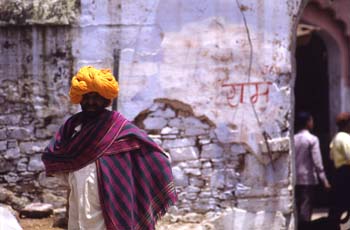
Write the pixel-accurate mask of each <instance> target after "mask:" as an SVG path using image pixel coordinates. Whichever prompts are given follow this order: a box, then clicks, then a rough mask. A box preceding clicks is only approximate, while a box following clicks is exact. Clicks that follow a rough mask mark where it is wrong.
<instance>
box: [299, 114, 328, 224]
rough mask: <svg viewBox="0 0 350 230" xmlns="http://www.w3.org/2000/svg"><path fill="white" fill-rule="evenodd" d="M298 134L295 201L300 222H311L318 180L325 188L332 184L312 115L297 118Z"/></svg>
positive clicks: (301, 115)
mask: <svg viewBox="0 0 350 230" xmlns="http://www.w3.org/2000/svg"><path fill="white" fill-rule="evenodd" d="M296 125H297V128H298V132H297V133H296V134H295V135H294V145H295V157H296V158H295V159H296V160H295V167H296V186H295V200H296V206H297V213H298V222H299V223H302V222H307V221H310V220H311V215H312V208H313V207H312V206H313V204H312V203H313V200H312V198H313V196H314V190H315V186H316V185H317V184H318V178H320V179H321V181H322V183H323V185H324V187H325V188H327V189H329V188H330V184H329V182H328V180H327V177H326V174H325V172H324V168H323V163H322V156H321V151H320V145H319V140H318V138H317V137H316V136H315V135H313V134H311V133H310V131H311V130H312V129H313V126H314V122H313V118H312V116H311V114H310V113H307V112H300V113H298V114H297V116H296Z"/></svg>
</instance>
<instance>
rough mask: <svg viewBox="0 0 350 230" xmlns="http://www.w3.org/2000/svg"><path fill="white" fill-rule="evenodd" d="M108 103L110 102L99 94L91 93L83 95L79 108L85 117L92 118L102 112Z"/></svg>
mask: <svg viewBox="0 0 350 230" xmlns="http://www.w3.org/2000/svg"><path fill="white" fill-rule="evenodd" d="M110 102H111V101H110V100H108V99H106V98H104V97H102V96H101V95H100V94H98V93H96V92H91V93H87V94H84V95H83V98H82V100H81V102H80V106H81V109H82V110H83V112H84V113H85V114H86V115H88V116H94V115H97V114H99V113H100V112H101V111H103V110H104V108H106V107H107V106H108V105H109V104H110Z"/></svg>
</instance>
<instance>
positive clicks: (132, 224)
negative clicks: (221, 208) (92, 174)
mask: <svg viewBox="0 0 350 230" xmlns="http://www.w3.org/2000/svg"><path fill="white" fill-rule="evenodd" d="M81 123H82V114H81V113H78V114H76V115H74V116H72V117H71V118H70V119H68V120H67V121H66V122H65V124H64V125H63V126H62V127H61V128H60V129H59V131H58V132H57V134H56V135H55V137H54V138H53V140H51V142H50V144H49V146H48V147H47V148H46V150H45V152H44V154H43V156H42V160H43V162H44V164H45V168H46V173H47V174H54V173H59V172H72V171H75V170H78V169H80V168H83V167H85V166H86V165H88V164H89V163H91V162H94V161H95V162H96V167H97V176H98V184H99V193H100V196H99V197H100V202H101V207H102V211H103V215H104V220H105V224H106V227H107V229H108V230H129V229H130V230H151V229H154V225H155V222H156V221H157V220H158V219H159V218H160V217H161V216H162V215H163V214H165V212H166V210H167V209H168V207H169V206H171V205H173V204H174V203H175V202H176V199H177V197H176V194H175V190H174V183H173V176H172V172H171V166H170V163H169V160H168V158H167V157H166V155H165V154H164V153H163V150H162V149H161V148H160V147H159V146H158V145H157V144H156V143H155V142H154V141H152V140H151V139H150V138H149V137H148V136H147V134H146V133H145V132H144V131H142V130H140V129H138V128H137V127H136V126H134V125H133V124H132V123H130V122H129V121H127V120H126V119H125V118H124V117H123V116H122V115H121V114H120V113H118V112H111V111H107V110H106V111H105V112H104V113H102V114H101V115H100V116H99V117H98V118H97V119H96V120H95V121H92V122H90V123H87V124H86V125H84V128H83V129H82V130H81V131H80V132H79V133H78V134H76V131H75V129H76V127H78V126H79V125H80V124H81Z"/></svg>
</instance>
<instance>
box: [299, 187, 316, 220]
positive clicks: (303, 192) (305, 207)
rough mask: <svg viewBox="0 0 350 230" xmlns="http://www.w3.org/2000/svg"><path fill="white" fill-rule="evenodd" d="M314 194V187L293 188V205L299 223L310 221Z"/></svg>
mask: <svg viewBox="0 0 350 230" xmlns="http://www.w3.org/2000/svg"><path fill="white" fill-rule="evenodd" d="M314 193H315V186H314V185H296V186H295V203H296V208H297V217H298V222H299V223H300V222H305V221H310V220H311V215H312V208H313V202H314V199H313V197H314V195H315V194H314Z"/></svg>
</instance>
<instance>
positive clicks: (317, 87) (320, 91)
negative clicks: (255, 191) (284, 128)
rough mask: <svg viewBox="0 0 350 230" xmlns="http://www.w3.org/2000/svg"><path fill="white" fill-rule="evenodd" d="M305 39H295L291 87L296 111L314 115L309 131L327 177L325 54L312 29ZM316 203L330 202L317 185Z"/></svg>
mask: <svg viewBox="0 0 350 230" xmlns="http://www.w3.org/2000/svg"><path fill="white" fill-rule="evenodd" d="M308 36H309V37H308V39H307V40H306V41H305V40H304V41H303V42H301V43H298V45H297V48H296V53H295V56H296V63H297V76H296V81H295V87H294V94H295V112H296V113H297V112H299V111H308V112H310V113H311V114H312V116H313V118H314V130H313V131H312V133H313V134H314V135H316V136H317V137H318V138H319V140H320V148H321V154H322V159H323V165H324V167H325V171H326V174H327V176H328V177H329V179H331V178H330V177H331V174H332V162H331V160H330V158H329V143H330V140H331V134H330V124H329V120H330V114H329V76H328V54H327V48H326V45H325V43H324V41H323V40H322V38H321V37H320V36H319V35H318V34H317V32H311V33H310V34H309V35H308ZM318 191H320V192H319V193H318V194H317V197H316V206H319V207H325V206H327V205H328V204H329V196H328V194H327V193H326V192H325V191H324V189H323V187H322V186H320V189H318Z"/></svg>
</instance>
